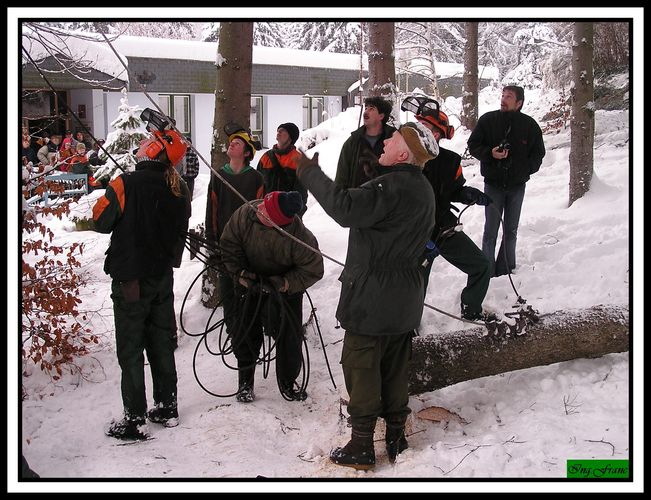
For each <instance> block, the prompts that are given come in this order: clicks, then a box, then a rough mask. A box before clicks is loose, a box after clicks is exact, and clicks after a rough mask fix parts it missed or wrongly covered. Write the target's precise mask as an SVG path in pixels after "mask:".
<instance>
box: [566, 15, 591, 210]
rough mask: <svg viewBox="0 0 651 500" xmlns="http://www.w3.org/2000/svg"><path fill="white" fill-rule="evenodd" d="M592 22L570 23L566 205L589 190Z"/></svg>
mask: <svg viewBox="0 0 651 500" xmlns="http://www.w3.org/2000/svg"><path fill="white" fill-rule="evenodd" d="M593 33H594V26H593V24H592V23H574V42H573V45H572V75H573V80H574V87H573V88H572V90H571V92H572V115H571V117H570V133H571V139H570V199H569V205H572V203H574V202H575V201H576V200H578V199H579V198H581V197H582V196H583V195H584V194H585V193H587V192H588V191H589V190H590V182H591V181H592V172H593V159H594V111H595V110H594V81H593V73H594V71H593V66H592V56H593Z"/></svg>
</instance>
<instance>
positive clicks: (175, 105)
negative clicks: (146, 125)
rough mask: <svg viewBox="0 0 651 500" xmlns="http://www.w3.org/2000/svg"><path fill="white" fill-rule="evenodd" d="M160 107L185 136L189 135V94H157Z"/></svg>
mask: <svg viewBox="0 0 651 500" xmlns="http://www.w3.org/2000/svg"><path fill="white" fill-rule="evenodd" d="M158 99H159V103H160V108H161V109H162V110H163V112H164V113H166V114H167V116H169V117H170V118H172V119H173V120H174V121H175V122H176V128H177V129H179V132H181V133H182V134H183V135H185V136H188V137H189V136H190V134H191V132H192V130H191V127H190V96H189V95H170V94H161V95H159V96H158Z"/></svg>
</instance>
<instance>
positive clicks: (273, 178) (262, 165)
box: [258, 145, 307, 216]
mask: <svg viewBox="0 0 651 500" xmlns="http://www.w3.org/2000/svg"><path fill="white" fill-rule="evenodd" d="M300 156H301V153H299V152H298V150H297V149H296V147H295V146H293V145H292V146H290V147H288V148H286V149H277V148H276V146H274V147H273V148H272V149H270V150H269V151H267V152H266V153H265V154H264V155H262V158H260V161H259V162H258V172H260V173H261V174H262V177H264V192H265V193H271V192H272V191H298V192H299V193H301V197H302V198H303V211H302V212H301V213H300V214H299V216H302V215H303V214H304V213H305V210H306V208H307V189H305V188H304V187H303V185H302V184H301V183H300V181H299V180H298V178H297V177H296V166H297V164H298V159H299V158H300Z"/></svg>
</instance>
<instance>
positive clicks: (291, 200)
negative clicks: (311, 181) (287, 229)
mask: <svg viewBox="0 0 651 500" xmlns="http://www.w3.org/2000/svg"><path fill="white" fill-rule="evenodd" d="M283 128H284V127H283ZM278 207H279V208H280V210H281V211H282V213H283V214H285V216H287V217H289V218H292V217H294V216H295V215H296V214H300V213H301V211H302V210H303V197H302V196H301V193H299V192H298V191H281V192H280V193H278Z"/></svg>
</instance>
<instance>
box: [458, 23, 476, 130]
mask: <svg viewBox="0 0 651 500" xmlns="http://www.w3.org/2000/svg"><path fill="white" fill-rule="evenodd" d="M478 32H479V23H470V22H468V23H466V45H465V51H464V55H463V68H464V72H463V98H462V103H463V111H462V113H461V125H463V126H464V127H466V128H467V129H468V130H472V129H474V128H475V126H476V125H477V119H478V114H479V111H478V108H479V104H478V96H479V69H478V62H477V59H478V48H477V40H478Z"/></svg>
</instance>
